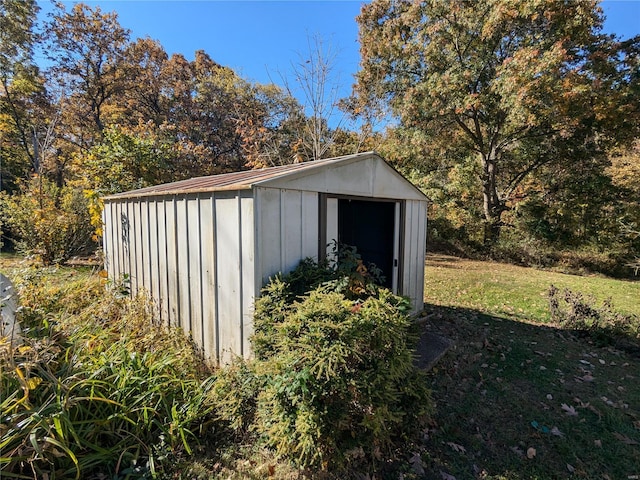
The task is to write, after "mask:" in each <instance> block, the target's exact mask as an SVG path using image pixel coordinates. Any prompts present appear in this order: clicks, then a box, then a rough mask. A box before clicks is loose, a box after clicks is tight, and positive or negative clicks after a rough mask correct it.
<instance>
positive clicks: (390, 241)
mask: <svg viewBox="0 0 640 480" xmlns="http://www.w3.org/2000/svg"><path fill="white" fill-rule="evenodd" d="M325 201H326V203H324V211H325V214H324V215H322V216H323V217H324V219H325V220H326V223H325V225H324V227H325V231H324V233H325V234H324V235H322V237H324V239H325V240H326V242H325V245H327V244H328V243H330V242H331V241H332V240H337V241H338V242H339V243H341V244H344V245H352V246H355V247H356V248H357V250H358V253H359V254H360V255H361V257H362V260H363V261H364V263H365V265H367V264H371V263H374V264H375V265H376V266H377V267H378V268H379V269H380V270H381V271H382V275H383V276H384V286H385V287H387V288H389V289H391V290H392V291H394V292H396V293H397V292H398V291H399V288H398V287H399V286H398V278H399V275H398V271H399V265H398V258H399V244H400V202H397V201H384V200H383V201H378V200H369V199H361V198H353V197H337V198H336V197H328V198H327V197H325ZM329 253H330V252H327V254H329Z"/></svg>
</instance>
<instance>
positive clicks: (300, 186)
mask: <svg viewBox="0 0 640 480" xmlns="http://www.w3.org/2000/svg"><path fill="white" fill-rule="evenodd" d="M426 212H427V198H426V197H425V196H424V195H423V194H422V193H421V192H420V191H419V190H418V189H417V188H416V187H415V186H414V185H413V184H411V182H409V181H408V180H407V179H405V178H404V177H403V176H402V175H401V174H400V173H398V172H397V171H396V170H395V169H394V168H392V167H391V166H390V165H389V164H387V163H386V162H385V161H384V160H383V159H382V158H381V157H380V156H379V155H378V154H376V153H375V152H367V153H359V154H355V155H348V156H343V157H336V158H331V159H326V160H318V161H314V162H307V163H299V164H293V165H284V166H279V167H272V168H265V169H262V170H250V171H243V172H237V173H228V174H223V175H214V176H210V177H201V178H193V179H189V180H184V181H179V182H174V183H169V184H164V185H159V186H154V187H147V188H142V189H139V190H133V191H130V192H125V193H120V194H116V195H111V196H108V197H105V198H104V211H103V222H104V253H105V266H106V269H107V271H108V273H109V276H110V278H113V279H121V278H124V277H125V275H126V276H128V278H129V281H130V287H131V290H132V292H137V291H139V290H145V291H146V292H148V294H150V296H151V298H152V299H153V301H154V303H155V305H156V308H157V313H158V314H159V316H160V318H161V319H162V320H163V321H165V322H167V323H168V324H170V325H176V326H181V327H182V328H183V329H184V330H185V331H186V332H187V333H190V335H191V336H192V337H193V339H194V341H195V342H196V343H197V344H198V345H199V346H200V347H201V348H202V349H203V351H204V353H205V355H207V356H208V357H210V358H212V359H214V360H218V361H221V362H226V361H228V360H229V359H230V358H231V356H232V355H241V356H244V357H249V356H250V355H251V345H250V338H251V335H252V333H253V303H254V300H255V298H256V297H257V296H258V295H259V293H260V289H261V288H262V287H263V286H264V284H265V283H266V282H267V281H268V280H269V277H271V276H273V275H274V274H276V273H278V272H288V271H290V270H292V269H293V268H295V267H296V266H297V265H298V263H299V262H300V260H302V259H303V258H307V257H313V258H323V257H325V256H326V255H327V254H328V244H330V243H331V242H332V240H337V241H338V242H340V243H344V244H348V245H355V246H356V247H357V248H358V252H359V253H360V254H361V255H362V257H363V260H365V261H366V262H372V263H375V264H376V265H377V266H378V267H380V268H381V269H382V271H383V274H384V275H385V277H386V279H387V285H388V287H389V288H391V289H392V290H393V291H394V292H395V293H398V294H401V295H406V296H408V297H410V298H411V300H412V303H413V306H414V310H415V311H418V310H421V309H422V307H423V289H424V278H423V277H424V261H425V246H426V224H427V215H426Z"/></svg>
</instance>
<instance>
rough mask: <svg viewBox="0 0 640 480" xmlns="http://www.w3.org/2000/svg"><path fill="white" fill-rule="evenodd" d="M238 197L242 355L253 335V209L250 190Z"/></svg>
mask: <svg viewBox="0 0 640 480" xmlns="http://www.w3.org/2000/svg"><path fill="white" fill-rule="evenodd" d="M238 198H239V199H240V252H239V254H240V257H241V259H242V262H241V263H242V272H241V276H240V278H241V281H242V298H241V302H242V323H241V325H240V334H241V340H242V343H241V350H240V352H236V353H238V354H240V355H242V356H244V357H246V356H249V355H250V353H251V341H250V340H251V336H252V335H253V302H254V301H255V297H256V294H257V292H256V290H255V271H256V268H255V221H254V218H255V210H254V200H253V197H252V195H251V192H241V194H240V195H239V197H238Z"/></svg>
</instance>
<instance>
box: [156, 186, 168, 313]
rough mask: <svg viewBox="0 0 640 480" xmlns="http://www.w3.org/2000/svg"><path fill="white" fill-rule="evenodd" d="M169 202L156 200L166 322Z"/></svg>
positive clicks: (161, 304)
mask: <svg viewBox="0 0 640 480" xmlns="http://www.w3.org/2000/svg"><path fill="white" fill-rule="evenodd" d="M166 211H167V203H166V201H165V200H164V199H161V198H158V200H157V202H156V213H157V216H158V223H157V224H156V228H157V235H158V271H159V276H158V283H159V287H160V288H159V291H160V298H159V302H160V318H161V319H162V321H163V322H165V323H166V324H169V323H170V322H171V317H170V311H171V307H170V306H169V254H168V249H167V214H166Z"/></svg>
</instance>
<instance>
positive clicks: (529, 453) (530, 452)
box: [527, 447, 537, 460]
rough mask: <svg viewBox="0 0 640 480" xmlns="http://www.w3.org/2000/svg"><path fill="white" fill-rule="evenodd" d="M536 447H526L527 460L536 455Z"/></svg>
mask: <svg viewBox="0 0 640 480" xmlns="http://www.w3.org/2000/svg"><path fill="white" fill-rule="evenodd" d="M536 453H537V452H536V449H535V448H533V447H529V448H527V458H528V459H529V460H531V459H532V458H534V457H535V456H536Z"/></svg>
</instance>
